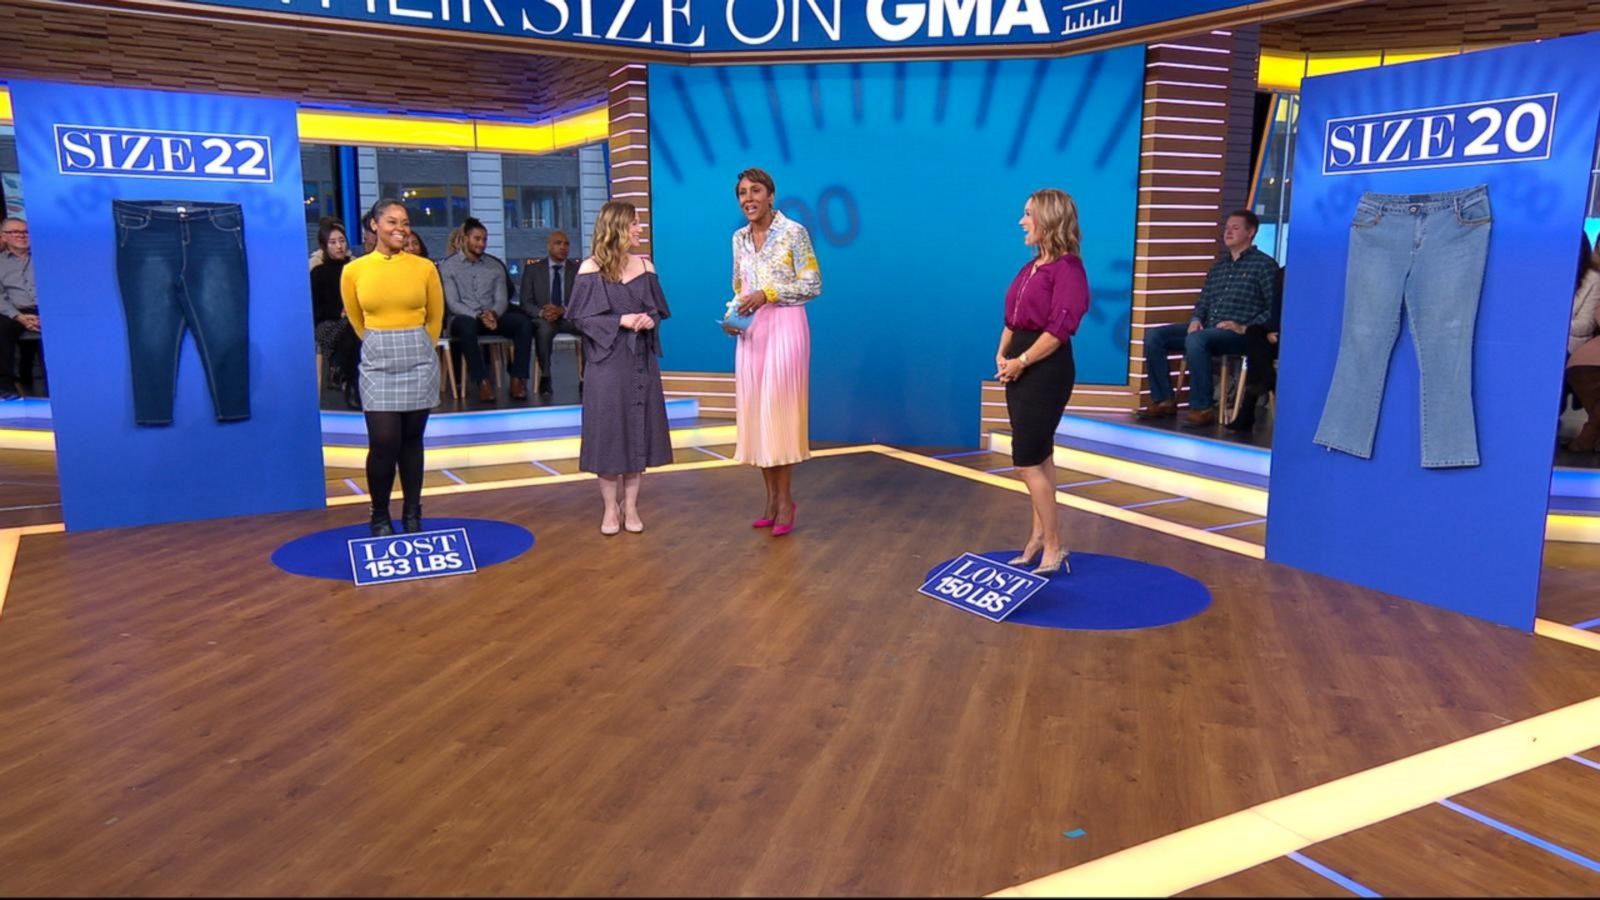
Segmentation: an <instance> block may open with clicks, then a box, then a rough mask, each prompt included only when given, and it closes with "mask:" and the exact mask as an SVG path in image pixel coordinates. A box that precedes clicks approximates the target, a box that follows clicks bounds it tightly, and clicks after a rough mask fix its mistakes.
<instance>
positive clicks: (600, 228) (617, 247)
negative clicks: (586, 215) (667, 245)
mask: <svg viewBox="0 0 1600 900" xmlns="http://www.w3.org/2000/svg"><path fill="white" fill-rule="evenodd" d="M637 218H639V211H638V210H636V209H634V208H633V204H632V203H628V202H627V201H624V200H607V201H606V203H605V205H604V206H602V207H600V214H599V215H598V216H595V219H594V238H593V240H591V241H590V242H589V246H590V247H593V248H594V254H593V256H594V262H595V265H597V266H599V267H600V275H601V277H603V278H605V280H607V281H621V280H622V272H623V270H624V269H626V268H627V267H628V251H629V250H630V249H632V246H633V238H632V237H631V236H630V235H629V234H628V229H629V228H631V227H633V223H634V220H635V219H637Z"/></svg>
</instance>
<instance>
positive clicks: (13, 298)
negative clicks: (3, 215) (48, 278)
mask: <svg viewBox="0 0 1600 900" xmlns="http://www.w3.org/2000/svg"><path fill="white" fill-rule="evenodd" d="M32 248H33V245H32V243H30V241H29V238H28V223H27V221H26V220H24V219H16V218H10V219H5V220H4V221H0V400H16V399H18V398H19V397H21V396H22V394H21V393H20V392H19V391H18V390H17V382H18V378H17V374H16V369H15V368H13V367H14V366H16V365H17V351H18V348H19V346H21V347H27V344H26V343H24V342H22V336H23V335H24V334H26V333H27V332H30V331H31V332H34V333H35V334H38V333H40V328H39V294H38V291H37V290H36V289H35V288H34V281H33V252H32ZM33 359H34V357H33V353H32V352H29V351H28V350H24V351H23V353H22V377H21V379H20V380H21V381H22V382H23V383H24V384H28V383H32V381H33Z"/></svg>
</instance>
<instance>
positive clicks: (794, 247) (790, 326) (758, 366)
mask: <svg viewBox="0 0 1600 900" xmlns="http://www.w3.org/2000/svg"><path fill="white" fill-rule="evenodd" d="M775 193H776V189H775V187H774V185H773V183H772V176H771V175H768V174H767V173H766V172H763V171H762V170H760V169H746V170H744V171H743V172H740V173H739V178H738V180H737V182H736V184H735V188H734V194H735V196H737V197H738V199H739V208H740V209H741V210H742V211H743V212H744V217H745V219H746V220H748V221H749V224H748V225H746V226H745V227H743V228H741V229H739V230H738V231H736V232H734V233H733V293H734V297H735V299H736V300H737V301H738V305H739V314H740V315H752V314H753V315H754V317H755V318H754V319H753V320H752V321H751V323H750V327H749V328H747V329H746V330H745V331H743V332H737V333H738V334H739V346H738V350H737V351H736V353H735V357H734V371H735V372H736V373H737V375H736V381H737V392H738V394H737V395H738V401H737V404H736V405H737V407H738V411H739V412H738V415H739V420H738V445H737V447H736V449H735V450H734V459H737V460H738V461H739V462H742V463H746V464H749V465H752V466H759V467H760V468H761V478H762V480H763V481H764V482H765V483H766V489H767V505H766V507H765V509H764V510H763V511H762V513H761V518H759V519H756V520H755V521H754V522H752V523H751V524H752V526H753V527H756V528H771V529H772V534H773V536H774V537H776V536H779V535H784V534H788V533H789V532H791V531H793V530H794V520H795V502H794V496H793V495H792V494H791V493H790V488H789V482H790V475H791V473H792V472H793V470H794V464H795V463H798V462H803V461H805V460H807V459H810V458H811V445H810V441H809V439H808V438H807V420H808V416H809V406H808V401H809V396H810V381H811V328H810V326H809V325H808V324H807V322H806V308H805V304H806V303H807V302H808V301H810V300H812V299H814V298H815V297H816V296H817V295H818V294H821V293H822V273H821V272H820V271H819V270H818V268H817V256H816V253H815V252H814V251H813V250H812V249H811V235H809V234H807V233H806V230H805V227H804V226H802V225H800V224H799V223H798V222H795V221H793V220H791V219H790V218H788V217H787V216H785V215H784V214H783V213H781V212H778V211H777V210H776V209H773V208H772V201H773V196H774V194H775ZM730 330H731V329H730Z"/></svg>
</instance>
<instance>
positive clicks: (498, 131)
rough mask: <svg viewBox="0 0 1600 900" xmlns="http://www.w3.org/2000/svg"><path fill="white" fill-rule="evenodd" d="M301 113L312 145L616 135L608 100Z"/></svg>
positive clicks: (581, 140) (0, 94) (563, 141)
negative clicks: (526, 114)
mask: <svg viewBox="0 0 1600 900" xmlns="http://www.w3.org/2000/svg"><path fill="white" fill-rule="evenodd" d="M296 115H297V118H298V119H299V121H300V140H301V142H303V143H307V144H344V145H348V146H372V147H423V148H428V149H434V150H482V151H485V152H498V153H549V152H550V151H552V150H562V149H565V148H567V147H577V146H581V145H583V144H594V143H599V142H601V141H606V140H609V139H610V137H611V114H610V111H609V110H608V109H607V108H606V107H605V106H604V105H601V106H596V107H594V108H592V109H587V110H584V111H582V112H576V113H573V114H571V115H566V116H562V117H560V118H558V119H552V120H550V121H547V122H536V123H527V124H523V123H519V122H491V121H487V120H484V119H443V118H437V117H430V116H416V115H405V114H385V113H358V112H335V111H332V110H322V109H301V110H299V112H298V113H297V114H296ZM14 122H15V113H14V112H13V110H12V108H11V92H10V91H9V90H7V89H6V88H5V87H4V86H0V125H11V124H14Z"/></svg>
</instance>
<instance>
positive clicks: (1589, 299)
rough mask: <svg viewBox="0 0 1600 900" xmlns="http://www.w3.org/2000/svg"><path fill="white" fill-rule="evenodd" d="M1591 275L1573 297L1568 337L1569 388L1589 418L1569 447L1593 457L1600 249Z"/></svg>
mask: <svg viewBox="0 0 1600 900" xmlns="http://www.w3.org/2000/svg"><path fill="white" fill-rule="evenodd" d="M1587 269H1588V271H1586V272H1584V274H1583V280H1582V281H1581V282H1579V284H1578V290H1577V291H1576V292H1575V293H1574V294H1573V295H1572V328H1571V332H1570V333H1569V335H1568V337H1567V352H1568V353H1569V354H1570V355H1569V356H1568V357H1567V385H1568V387H1570V388H1571V389H1572V393H1573V396H1575V397H1577V398H1578V404H1579V405H1580V406H1582V407H1583V411H1584V412H1586V413H1588V414H1589V420H1588V421H1587V422H1584V423H1583V430H1581V431H1579V432H1578V435H1577V437H1574V438H1573V439H1572V441H1571V442H1570V443H1568V444H1567V449H1568V450H1572V451H1574V452H1577V453H1593V452H1595V449H1596V447H1597V445H1600V247H1597V248H1595V249H1594V250H1593V251H1591V252H1590V253H1589V257H1588V266H1587Z"/></svg>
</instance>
